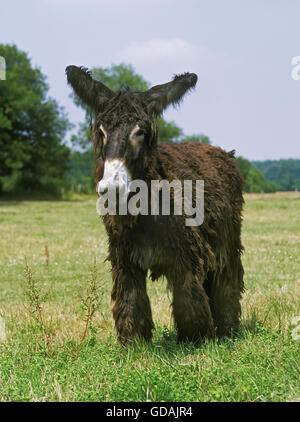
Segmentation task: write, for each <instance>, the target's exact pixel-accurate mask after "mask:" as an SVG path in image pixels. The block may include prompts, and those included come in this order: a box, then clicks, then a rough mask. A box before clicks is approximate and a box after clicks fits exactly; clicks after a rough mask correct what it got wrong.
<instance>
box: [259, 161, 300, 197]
mask: <svg viewBox="0 0 300 422" xmlns="http://www.w3.org/2000/svg"><path fill="white" fill-rule="evenodd" d="M252 165H253V166H254V167H255V168H257V169H258V170H259V171H261V172H262V174H263V175H264V177H265V179H266V180H268V181H270V182H273V183H275V184H276V185H277V186H278V190H284V191H290V190H295V189H298V190H300V160H299V159H297V160H293V159H289V160H283V159H282V160H266V161H252Z"/></svg>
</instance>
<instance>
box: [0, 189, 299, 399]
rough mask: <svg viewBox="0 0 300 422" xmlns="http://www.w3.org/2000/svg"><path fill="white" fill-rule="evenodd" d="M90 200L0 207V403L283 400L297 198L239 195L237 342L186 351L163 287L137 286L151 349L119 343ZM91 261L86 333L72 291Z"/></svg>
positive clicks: (295, 274) (290, 368)
mask: <svg viewBox="0 0 300 422" xmlns="http://www.w3.org/2000/svg"><path fill="white" fill-rule="evenodd" d="M95 203H96V198H95V197H92V196H91V197H84V196H79V195H77V196H76V197H75V196H74V197H73V199H69V200H66V201H63V200H62V201H57V202H55V201H37V200H36V201H22V200H15V201H14V200H1V199H0V270H1V271H0V316H2V318H4V320H5V324H6V341H2V342H0V400H2V401H294V400H299V397H300V391H299V355H300V353H299V346H300V340H296V339H293V336H292V333H293V330H294V328H295V327H293V326H292V324H291V321H292V319H293V318H295V317H296V316H298V315H300V306H299V302H300V301H299V299H300V287H299V286H300V260H299V256H300V218H299V216H300V194H297V193H279V194H265V195H264V196H262V195H246V206H245V212H244V225H243V243H244V246H245V254H244V257H243V264H244V268H245V284H246V288H247V290H246V293H245V295H244V298H243V302H242V309H243V317H242V325H241V329H240V332H239V335H238V336H237V337H236V338H234V339H226V340H224V341H222V342H216V343H213V342H206V343H204V344H203V345H202V346H201V347H199V348H196V347H194V346H193V345H192V344H186V345H178V344H177V343H176V336H175V333H174V328H173V324H172V319H171V310H170V298H169V297H168V294H167V292H166V286H165V282H164V281H163V280H158V281H157V282H155V283H152V282H151V281H149V282H148V292H149V295H150V298H151V303H152V309H153V316H154V320H155V323H156V330H155V332H154V339H153V342H152V344H145V343H143V342H142V341H140V342H137V343H136V344H134V345H131V346H128V347H122V346H120V345H119V344H118V342H117V340H116V334H115V331H114V324H113V321H112V316H111V303H110V290H111V275H110V266H109V264H108V263H104V259H105V258H106V251H107V238H106V234H105V230H104V227H103V225H102V223H101V221H99V219H98V217H97V214H96V209H95ZM25 256H26V259H27V262H28V266H29V267H30V268H31V269H32V270H33V272H34V277H35V278H36V280H39V282H40V285H41V287H42V290H43V291H45V292H48V291H50V293H49V295H48V298H47V301H46V302H45V303H43V304H42V312H43V318H44V322H45V326H46V328H47V333H48V335H49V338H50V339H51V344H52V346H53V349H54V354H55V358H53V355H52V353H51V352H50V351H49V347H48V345H47V342H46V341H45V336H44V333H43V330H42V329H41V327H40V326H39V324H38V323H37V322H36V320H35V319H34V318H32V316H31V315H30V314H29V313H28V312H27V310H26V308H25V306H24V305H25V304H26V301H27V299H26V296H25V295H24V283H25V280H24V267H25ZM95 258H96V260H97V270H98V280H99V282H100V284H101V286H102V287H101V289H102V290H101V294H102V295H101V306H100V308H99V309H98V310H95V314H94V318H93V322H92V325H90V327H89V329H88V334H87V336H86V337H85V339H84V341H83V343H82V345H81V346H80V353H79V355H78V358H77V359H75V357H74V355H73V354H72V351H73V353H74V350H78V347H79V345H80V341H81V339H82V335H83V333H84V330H85V327H86V320H85V312H84V310H82V309H81V300H80V295H81V293H82V291H83V290H86V289H88V285H87V283H88V281H87V280H88V278H89V274H90V271H91V268H92V266H93V262H94V259H95Z"/></svg>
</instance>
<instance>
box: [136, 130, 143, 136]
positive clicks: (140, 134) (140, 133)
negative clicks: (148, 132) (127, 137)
mask: <svg viewBox="0 0 300 422" xmlns="http://www.w3.org/2000/svg"><path fill="white" fill-rule="evenodd" d="M144 135H145V132H144V131H143V130H142V129H139V130H138V131H137V132H136V133H135V136H137V137H139V136H144Z"/></svg>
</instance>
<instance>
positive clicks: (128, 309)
mask: <svg viewBox="0 0 300 422" xmlns="http://www.w3.org/2000/svg"><path fill="white" fill-rule="evenodd" d="M112 274H113V280H114V285H113V290H112V294H111V297H112V300H113V301H115V304H114V307H113V316H114V319H115V326H116V329H117V332H118V335H119V340H120V342H121V343H126V341H127V340H129V339H134V338H136V337H142V338H144V339H146V340H150V339H151V337H152V329H153V328H154V324H153V321H152V314H151V308H150V301H149V297H148V295H147V291H146V272H145V271H142V270H141V269H139V268H134V267H133V266H130V268H128V269H127V268H126V269H125V268H120V269H117V268H113V269H112Z"/></svg>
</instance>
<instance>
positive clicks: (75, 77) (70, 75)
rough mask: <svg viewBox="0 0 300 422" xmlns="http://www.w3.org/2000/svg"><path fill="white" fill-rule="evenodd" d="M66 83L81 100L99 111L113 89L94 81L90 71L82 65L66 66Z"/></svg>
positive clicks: (110, 95)
mask: <svg viewBox="0 0 300 422" xmlns="http://www.w3.org/2000/svg"><path fill="white" fill-rule="evenodd" d="M66 75H67V80H68V83H69V84H70V85H71V86H72V88H73V90H74V92H75V94H76V95H77V96H78V97H79V98H80V99H81V101H82V102H83V103H84V104H85V105H87V106H88V107H90V108H91V109H92V110H93V111H99V109H101V108H102V106H103V104H104V103H105V102H106V101H107V100H109V99H110V98H111V97H112V95H113V91H111V90H110V89H109V88H107V87H106V86H105V85H104V84H103V83H101V82H99V81H95V79H93V78H92V76H91V72H89V71H88V70H87V69H86V68H84V67H77V66H68V67H67V68H66Z"/></svg>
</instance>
